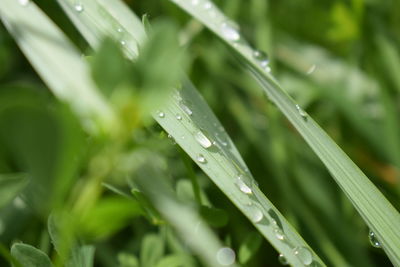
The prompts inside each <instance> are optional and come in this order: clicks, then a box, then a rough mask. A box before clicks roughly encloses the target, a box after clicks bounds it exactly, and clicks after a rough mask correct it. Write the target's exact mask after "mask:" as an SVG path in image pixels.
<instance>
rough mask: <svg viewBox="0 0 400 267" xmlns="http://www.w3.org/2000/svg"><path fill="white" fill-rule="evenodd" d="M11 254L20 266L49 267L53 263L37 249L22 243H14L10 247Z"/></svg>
mask: <svg viewBox="0 0 400 267" xmlns="http://www.w3.org/2000/svg"><path fill="white" fill-rule="evenodd" d="M11 255H12V256H13V257H14V259H15V260H17V262H18V263H19V264H21V266H26V267H37V266H43V267H51V266H53V264H52V263H51V261H50V259H49V257H48V256H47V255H46V254H45V253H43V252H42V251H40V250H39V249H37V248H35V247H33V246H30V245H27V244H23V243H16V244H14V245H13V246H12V247H11Z"/></svg>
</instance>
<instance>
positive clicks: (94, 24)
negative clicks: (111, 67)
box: [58, 0, 323, 266]
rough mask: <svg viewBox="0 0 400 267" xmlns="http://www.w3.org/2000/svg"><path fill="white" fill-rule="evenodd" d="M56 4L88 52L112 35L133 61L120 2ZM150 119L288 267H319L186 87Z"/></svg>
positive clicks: (134, 29) (131, 28) (127, 17)
mask: <svg viewBox="0 0 400 267" xmlns="http://www.w3.org/2000/svg"><path fill="white" fill-rule="evenodd" d="M58 1H59V2H60V3H61V6H62V7H63V8H64V9H65V10H67V12H66V13H67V14H68V15H69V16H70V17H71V20H72V21H73V22H74V23H75V24H76V27H77V28H78V29H79V30H80V31H81V33H82V34H83V36H84V37H85V38H86V39H87V40H88V41H89V42H90V44H91V45H92V46H93V47H96V46H97V45H98V44H99V42H100V41H101V38H102V36H105V35H111V36H112V37H114V38H115V39H116V40H117V41H118V42H122V41H123V47H124V48H125V52H126V54H127V56H128V57H131V58H132V57H135V56H136V55H135V54H134V52H133V51H136V50H135V49H136V47H137V46H138V45H139V44H140V43H139V44H138V43H136V41H137V40H138V41H140V40H142V37H143V29H142V28H138V27H139V26H138V24H137V21H138V19H137V18H136V17H135V16H134V14H133V13H130V12H128V11H129V10H128V9H127V8H126V7H125V6H124V5H123V3H122V2H120V1H109V0H98V1H89V0H87V1H86V0H85V1H80V4H82V6H83V7H84V10H83V11H81V12H76V11H74V4H75V2H74V1H66V0H58ZM104 21H108V22H109V23H104ZM119 21H121V23H119ZM129 21H130V24H129ZM122 22H123V23H122ZM105 26H106V27H105ZM141 27H143V26H141ZM119 29H122V31H123V32H122V33H121V32H120V31H119ZM93 37H97V39H96V38H93ZM153 117H154V118H155V119H156V120H157V122H158V123H159V124H160V125H161V126H162V127H163V128H164V129H165V130H166V131H167V132H168V133H169V134H170V135H171V136H172V137H173V138H174V139H175V141H176V142H177V143H178V144H179V145H180V146H181V147H182V148H183V149H184V150H185V151H186V152H187V153H188V154H189V156H190V157H191V158H192V159H193V160H194V161H195V162H196V163H197V164H198V165H199V166H200V167H201V168H202V169H203V170H204V172H205V173H206V174H207V175H208V176H209V177H210V178H211V179H212V180H213V182H214V183H215V184H216V185H217V186H218V187H219V188H220V189H221V190H222V191H223V192H224V193H225V194H226V195H227V196H228V197H229V198H230V200H231V201H232V202H233V203H234V204H235V205H236V206H237V207H238V208H239V209H240V210H241V211H242V212H243V214H245V215H246V216H247V217H248V218H249V219H250V220H251V221H252V222H253V224H254V225H255V226H256V227H257V229H258V230H259V231H260V233H262V234H263V235H264V236H265V237H266V238H267V239H268V240H269V242H270V243H271V244H272V245H273V246H274V247H275V248H276V249H277V250H278V251H279V252H280V253H282V254H283V255H284V256H285V257H286V259H287V261H288V262H289V263H290V264H293V265H296V266H303V265H307V264H310V263H311V262H314V263H315V264H318V265H323V263H322V261H321V260H320V259H319V257H318V256H317V255H316V254H315V253H314V252H313V251H312V250H311V249H310V248H309V247H308V245H307V244H306V243H305V241H304V240H303V239H302V238H301V236H299V235H298V233H297V232H296V231H295V230H294V229H293V228H292V227H291V226H290V225H289V223H288V222H287V221H286V219H285V218H284V217H283V216H282V215H281V214H280V213H279V211H278V210H277V209H276V208H275V207H274V206H273V205H272V203H271V202H270V201H269V200H268V199H267V198H266V197H265V196H264V195H263V193H262V192H261V191H260V190H259V188H258V186H257V184H256V182H255V181H254V179H253V177H252V175H251V173H250V172H249V171H248V169H247V167H246V165H245V163H244V162H243V160H242V158H241V157H240V155H239V153H238V152H237V149H236V148H235V146H234V144H233V143H232V141H231V140H230V138H229V136H228V135H227V133H226V132H225V130H224V129H223V127H222V126H221V124H220V123H219V121H218V120H217V118H216V117H215V115H214V114H213V112H212V111H211V109H210V108H209V107H208V105H207V103H206V102H205V101H204V100H203V98H202V97H201V96H200V94H199V93H198V92H197V90H196V89H195V88H194V87H193V85H192V84H191V82H190V81H188V80H186V81H183V83H182V89H181V90H176V91H174V93H173V94H172V96H171V97H170V99H169V101H167V104H166V105H165V106H164V107H162V108H161V107H160V109H159V110H158V111H157V112H154V114H153Z"/></svg>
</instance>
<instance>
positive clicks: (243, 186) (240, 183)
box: [235, 175, 253, 195]
mask: <svg viewBox="0 0 400 267" xmlns="http://www.w3.org/2000/svg"><path fill="white" fill-rule="evenodd" d="M235 183H236V185H237V186H238V187H239V190H240V191H242V192H243V193H245V194H247V195H251V194H252V193H253V191H252V190H251V188H250V187H249V186H247V185H246V184H245V182H243V176H242V175H239V176H238V177H237V178H236V181H235Z"/></svg>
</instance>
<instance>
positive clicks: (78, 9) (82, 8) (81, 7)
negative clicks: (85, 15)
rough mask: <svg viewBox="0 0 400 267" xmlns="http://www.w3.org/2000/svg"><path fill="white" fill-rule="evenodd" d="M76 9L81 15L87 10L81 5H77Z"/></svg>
mask: <svg viewBox="0 0 400 267" xmlns="http://www.w3.org/2000/svg"><path fill="white" fill-rule="evenodd" d="M74 8H75V11H76V12H78V13H81V12H83V10H85V8H84V7H83V5H82V4H81V3H77V4H75V6H74Z"/></svg>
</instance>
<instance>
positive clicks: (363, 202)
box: [172, 0, 400, 265]
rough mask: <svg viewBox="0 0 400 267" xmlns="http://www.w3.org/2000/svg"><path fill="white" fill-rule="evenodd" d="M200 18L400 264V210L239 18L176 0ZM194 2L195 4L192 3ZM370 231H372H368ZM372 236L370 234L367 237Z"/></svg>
mask: <svg viewBox="0 0 400 267" xmlns="http://www.w3.org/2000/svg"><path fill="white" fill-rule="evenodd" d="M172 2H174V3H176V4H177V5H178V6H180V7H181V8H182V9H184V10H185V11H186V12H187V13H189V14H190V15H191V16H193V17H195V18H197V19H199V20H200V21H201V22H202V23H203V24H204V25H206V26H207V27H208V28H209V29H210V30H211V31H212V32H214V33H215V34H216V35H217V36H219V37H220V38H221V39H222V40H223V41H224V42H225V43H226V44H227V45H228V46H229V47H231V48H232V49H233V53H234V54H235V55H237V56H239V57H240V58H241V59H242V60H243V62H244V63H245V64H247V69H248V70H249V71H251V72H252V74H253V75H254V77H255V78H256V79H257V80H258V81H259V82H260V84H261V86H262V88H263V89H264V91H265V92H266V93H267V95H268V97H269V98H270V99H271V100H272V101H273V102H274V103H275V104H276V106H277V107H278V108H279V109H280V110H281V111H282V112H283V114H284V115H285V116H286V117H287V118H288V120H289V121H290V122H291V123H292V124H293V125H294V127H295V128H296V129H297V130H298V131H299V133H300V134H301V135H302V136H303V138H304V139H305V140H306V142H307V143H308V144H309V145H310V147H311V148H312V149H313V150H314V151H315V153H316V154H317V155H318V157H319V158H320V159H321V160H322V162H323V163H324V164H325V166H326V167H327V168H328V170H329V171H330V173H331V174H332V176H333V178H334V179H335V181H336V182H337V183H338V185H339V186H340V188H341V189H342V190H343V192H344V193H345V194H346V196H347V197H348V198H349V199H350V201H351V202H352V204H353V206H354V207H355V208H356V209H357V211H358V212H359V213H360V215H361V216H362V218H363V219H364V221H365V222H366V223H367V225H368V226H369V228H370V229H371V231H373V232H374V233H375V235H376V237H377V238H378V240H379V241H380V244H381V246H382V248H383V249H384V250H385V252H386V254H387V255H388V256H389V258H390V260H391V261H392V262H393V264H395V265H399V264H400V233H399V231H398V228H399V226H400V215H399V213H398V212H397V211H396V209H395V208H394V207H393V206H392V205H391V204H390V202H389V201H388V200H387V199H386V198H385V197H384V195H383V194H382V193H381V192H380V191H379V190H378V189H377V188H376V187H375V186H374V184H372V183H371V181H370V180H369V179H368V178H367V177H366V176H365V175H364V174H363V172H362V171H361V170H360V169H359V168H358V167H357V166H356V165H355V164H354V163H353V162H352V161H351V159H350V158H349V157H348V156H347V155H346V154H345V153H344V152H343V151H342V150H341V149H340V148H339V147H338V146H337V144H336V143H335V142H334V141H333V140H332V139H331V138H330V137H329V136H328V135H327V134H326V133H325V131H324V130H323V129H321V128H320V127H319V125H318V124H317V123H316V122H315V121H314V120H313V119H312V118H311V117H310V116H309V115H308V114H307V113H306V112H305V111H304V110H302V109H301V108H300V107H299V106H298V105H296V103H295V101H294V100H293V99H292V98H291V97H290V96H289V95H288V94H286V92H285V91H283V89H282V88H281V87H280V85H279V83H278V82H277V81H276V80H275V79H274V78H273V76H272V75H271V74H270V72H269V69H267V68H266V67H265V64H264V62H262V60H260V57H259V55H260V54H259V53H258V52H256V51H255V50H254V49H253V48H252V47H251V46H249V45H248V43H247V42H246V41H245V40H243V37H242V36H241V34H240V32H239V31H238V29H237V28H236V26H235V23H233V22H232V21H230V20H229V19H227V18H226V17H225V16H224V15H223V14H222V13H221V12H220V11H219V10H218V8H217V7H216V6H214V4H212V3H211V2H210V1H183V0H175V1H172ZM193 3H195V4H193ZM366 236H367V234H366ZM366 238H367V237H366Z"/></svg>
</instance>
